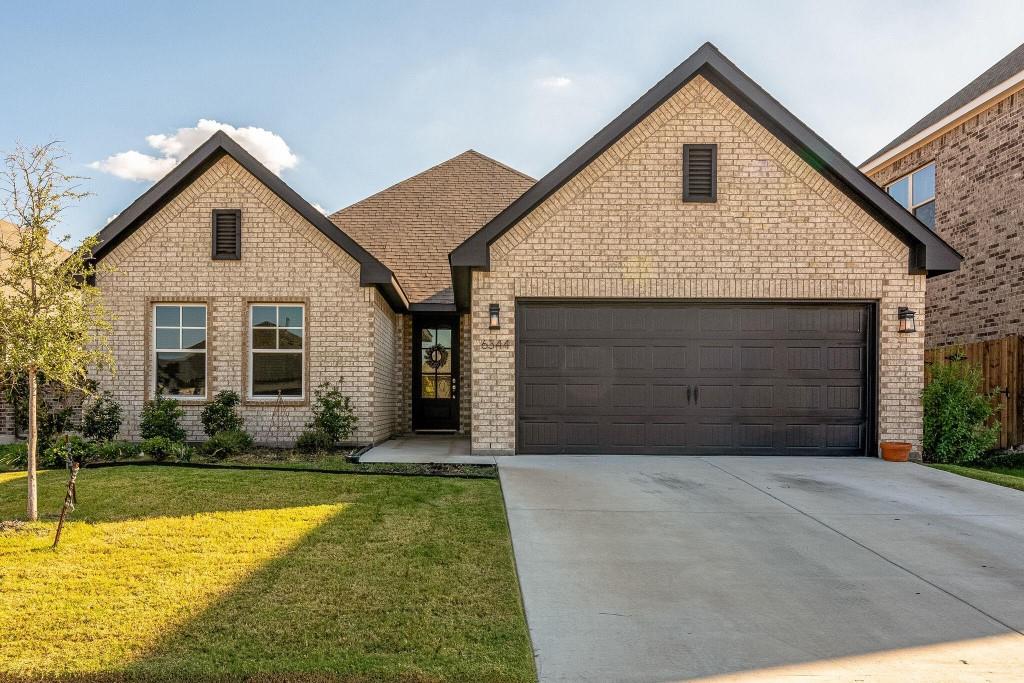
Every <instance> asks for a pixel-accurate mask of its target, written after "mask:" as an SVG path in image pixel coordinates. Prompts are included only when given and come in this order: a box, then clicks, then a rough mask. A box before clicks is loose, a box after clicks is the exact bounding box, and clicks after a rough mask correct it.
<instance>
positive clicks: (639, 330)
mask: <svg viewBox="0 0 1024 683" xmlns="http://www.w3.org/2000/svg"><path fill="white" fill-rule="evenodd" d="M872 311H873V308H872V307H871V306H870V305H866V304H794V303H789V304H781V303H778V304H758V303H750V304H746V303H737V304H710V303H686V304H682V303H653V302H652V303H647V302H633V303H594V302H589V303H588V302H545V303H540V302H537V303H533V302H531V303H526V302H521V303H519V305H518V306H517V313H516V325H517V335H518V341H517V354H516V365H517V368H516V372H517V393H516V402H517V423H518V424H517V437H516V438H517V450H518V452H520V453H569V454H571V453H648V454H681V455H685V454H693V455H696V454H742V455H863V454H864V453H865V450H866V443H867V439H868V435H869V424H868V423H869V418H868V416H869V414H870V412H871V411H870V404H871V402H872V401H871V398H870V397H871V396H872V395H873V393H874V388H873V382H874V378H873V376H872V375H873V370H872V371H870V372H869V367H870V366H871V363H869V358H870V357H871V356H872V353H871V349H870V347H869V340H870V339H871V338H872V334H871V326H872V319H873V315H872Z"/></svg>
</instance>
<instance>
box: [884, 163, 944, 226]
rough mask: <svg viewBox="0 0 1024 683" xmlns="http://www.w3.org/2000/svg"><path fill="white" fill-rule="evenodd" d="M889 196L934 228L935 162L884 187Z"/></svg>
mask: <svg viewBox="0 0 1024 683" xmlns="http://www.w3.org/2000/svg"><path fill="white" fill-rule="evenodd" d="M885 190H886V192H888V193H889V196H890V197H892V198H893V199H895V200H896V201H898V202H899V203H900V204H901V205H902V206H903V208H905V209H907V210H908V211H910V212H911V213H912V214H914V215H915V216H917V219H918V220H919V221H921V222H922V223H924V224H925V225H927V226H928V227H929V228H932V229H933V230H934V229H935V164H934V163H931V164H928V165H927V166H924V167H922V168H919V169H917V170H916V171H914V172H913V173H908V174H907V175H905V176H903V177H902V178H900V179H899V180H897V181H896V182H894V183H890V184H889V185H888V186H887V187H886V188H885Z"/></svg>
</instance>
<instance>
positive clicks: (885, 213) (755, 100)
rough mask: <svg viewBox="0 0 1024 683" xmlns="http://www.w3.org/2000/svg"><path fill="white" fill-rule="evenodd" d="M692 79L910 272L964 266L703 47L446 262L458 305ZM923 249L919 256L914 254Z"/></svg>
mask: <svg viewBox="0 0 1024 683" xmlns="http://www.w3.org/2000/svg"><path fill="white" fill-rule="evenodd" d="M697 75H702V76H704V77H705V78H707V79H708V80H709V81H710V82H711V83H712V84H714V85H715V87H717V88H718V89H719V90H721V91H722V92H724V93H725V94H726V95H727V96H728V97H729V98H730V99H732V100H733V101H734V102H735V103H736V104H737V105H739V106H740V107H741V108H742V109H743V110H744V111H746V112H747V113H748V114H750V115H751V116H752V117H753V118H754V119H756V120H757V121H759V122H760V123H761V124H762V125H764V126H765V127H766V128H767V129H768V130H770V131H771V132H772V134H773V135H775V136H776V137H778V138H779V139H780V140H781V141H782V142H783V143H785V144H786V145H787V146H788V147H790V149H792V150H793V151H794V152H796V153H797V154H799V155H800V156H801V158H803V159H804V160H805V161H807V162H808V163H810V164H811V165H812V166H814V167H815V168H816V169H817V170H818V171H819V172H821V173H822V174H823V175H824V176H825V177H826V178H828V179H829V180H830V182H832V183H833V184H835V185H836V186H837V187H838V188H840V189H841V190H842V191H844V192H845V193H846V194H847V195H848V196H850V197H851V199H854V200H855V201H856V202H857V203H858V204H859V205H861V206H862V208H865V209H866V210H867V211H868V212H869V213H870V214H871V215H872V216H873V217H875V218H876V220H879V221H880V222H882V223H883V225H886V226H887V227H888V228H889V229H890V230H892V231H893V232H894V234H896V235H897V236H898V237H899V238H900V239H901V240H902V241H903V242H904V243H906V244H907V245H908V246H910V247H911V250H910V251H911V255H910V258H909V260H908V264H907V266H908V272H928V273H929V274H939V273H942V272H949V271H950V270H956V269H957V268H958V267H959V262H960V260H961V259H962V257H961V256H960V254H958V253H957V252H956V251H955V250H954V249H953V248H952V247H950V246H949V245H948V244H946V243H945V242H943V241H942V240H941V239H940V238H939V237H938V236H937V235H935V234H934V233H933V232H932V231H931V230H929V229H928V228H927V227H926V226H925V225H923V224H922V223H920V222H919V221H918V220H917V219H916V218H914V217H913V216H912V215H910V214H909V213H908V212H907V211H906V210H905V209H903V207H901V206H900V205H899V204H898V203H897V202H896V201H895V200H894V199H892V198H891V197H889V196H888V194H886V193H885V192H884V191H882V190H881V189H880V188H879V187H878V186H877V185H875V184H874V183H873V182H872V181H871V180H870V179H869V178H867V176H865V175H864V174H863V173H861V172H860V171H859V170H858V169H857V168H856V167H854V166H853V164H852V163H850V162H849V161H847V160H846V159H845V158H844V157H843V156H842V155H841V154H839V152H838V151H836V150H835V149H834V148H833V147H832V146H831V145H829V144H828V143H827V142H825V141H824V140H823V139H822V138H821V137H819V136H818V135H817V134H816V133H814V131H812V130H811V129H810V128H808V127H807V126H806V125H805V124H804V123H803V122H801V121H800V120H799V119H797V118H796V116H794V115H793V114H792V113H790V112H789V111H788V110H787V109H786V108H785V107H783V106H782V105H781V104H779V102H777V101H776V100H775V99H774V98H772V97H771V95H769V94H768V93H767V92H765V91H764V89H762V88H761V87H760V86H759V85H757V84H756V83H755V82H754V81H753V80H752V79H751V78H750V77H749V76H747V75H746V74H745V73H743V72H742V71H741V70H740V69H739V68H738V67H737V66H736V65H734V64H733V63H732V62H730V61H729V60H728V59H726V57H725V56H724V55H722V54H721V53H720V52H719V51H718V49H717V48H715V47H714V46H713V45H712V44H710V43H705V44H704V45H703V46H701V47H700V49H698V50H697V51H696V52H694V53H693V54H692V55H691V56H690V57H689V58H687V59H686V60H685V61H684V62H683V63H682V64H680V65H679V66H678V67H676V68H675V69H673V70H672V72H671V73H670V74H669V75H668V76H666V77H665V78H663V79H662V80H661V81H659V82H658V83H657V85H655V86H654V87H653V88H651V89H650V90H648V91H647V92H646V93H645V94H644V95H643V96H642V97H641V98H640V99H638V100H637V101H636V102H634V103H633V104H632V105H630V107H629V108H627V109H626V110H625V111H624V112H622V113H621V114H620V115H619V116H617V117H616V118H615V119H614V120H613V121H612V122H611V123H609V124H608V125H607V126H605V127H604V128H603V129H601V131H599V132H598V133H597V134H596V135H594V136H593V137H592V138H590V140H588V141H587V142H586V143H584V144H583V145H582V146H581V147H580V148H579V149H577V150H576V151H575V152H573V153H572V154H571V155H569V157H568V158H566V160H565V161H563V162H562V163H560V164H559V165H558V166H556V167H555V168H554V169H553V170H552V171H551V172H550V173H548V174H547V175H545V176H544V177H543V178H541V179H540V180H538V181H537V183H536V184H535V185H534V186H533V187H531V188H530V189H529V190H527V191H526V192H525V193H523V195H522V196H521V197H520V198H519V199H517V200H516V201H515V202H513V203H512V204H511V205H509V206H508V207H507V208H506V209H505V210H504V211H502V212H501V213H499V214H498V215H497V216H495V217H494V218H493V219H492V220H491V221H489V222H488V223H487V224H486V225H484V226H483V227H482V228H481V229H480V230H478V231H477V232H476V233H475V234H474V235H472V236H471V237H470V238H468V239H467V240H466V241H465V242H463V243H462V244H461V245H459V246H458V247H456V248H455V249H454V250H453V251H452V252H451V254H450V255H449V262H450V264H451V266H452V280H453V284H454V285H455V294H456V303H457V304H458V305H460V306H468V303H469V293H468V292H460V288H459V285H458V283H457V281H458V282H461V284H462V286H463V287H469V278H468V277H466V276H465V275H464V274H463V275H461V276H460V275H459V271H462V270H465V271H466V272H467V273H468V271H469V270H472V269H482V270H487V269H489V268H490V245H491V244H492V243H493V242H494V241H495V240H496V239H498V238H499V237H500V236H501V235H502V234H504V233H505V232H506V231H507V230H508V229H510V228H511V227H512V226H514V225H515V224H516V223H517V222H518V221H519V220H521V219H522V218H523V217H524V216H526V215H527V214H528V213H529V212H530V211H532V210H533V209H534V208H536V207H537V206H539V205H540V204H541V203H542V202H543V201H544V200H545V199H547V198H548V197H549V196H551V195H552V194H553V193H554V192H556V191H557V190H558V189H559V188H560V187H562V186H563V185H564V184H565V183H567V182H568V181H569V180H570V179H571V178H572V177H573V176H575V175H576V174H577V173H578V172H580V171H581V170H582V169H583V168H585V167H586V166H587V165H588V164H590V163H591V162H592V161H594V160H595V159H596V158H597V157H598V156H600V155H601V154H602V153H603V152H604V151H605V150H607V149H608V148H609V147H610V146H611V145H613V144H615V142H617V141H618V140H619V139H620V138H621V137H622V136H624V135H626V134H627V133H628V132H629V131H630V130H632V129H633V128H634V127H635V126H636V125H638V124H639V123H640V122H641V121H643V119H645V118H646V117H647V116H648V115H650V114H651V112H653V111H654V110H655V109H656V108H657V107H658V106H660V105H661V104H662V103H663V102H665V100H667V99H668V98H669V97H671V96H672V95H674V94H675V93H676V92H677V91H678V90H679V89H680V88H682V87H683V86H685V85H686V84H687V83H688V82H689V81H690V80H692V79H693V78H694V77H696V76H697ZM919 249H920V250H923V253H918V251H919Z"/></svg>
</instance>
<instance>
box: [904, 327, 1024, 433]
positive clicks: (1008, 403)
mask: <svg viewBox="0 0 1024 683" xmlns="http://www.w3.org/2000/svg"><path fill="white" fill-rule="evenodd" d="M957 351H960V352H962V353H963V355H964V356H966V357H967V361H968V362H970V363H973V364H974V365H978V366H980V367H981V371H982V373H983V374H984V376H985V385H984V389H985V391H991V390H992V389H994V388H996V387H998V388H999V390H1000V394H999V405H1000V410H999V415H998V418H997V419H998V420H999V424H1000V425H1001V427H1000V433H999V447H1000V448H1008V447H1010V446H1018V445H1020V444H1022V443H1024V396H1022V395H1021V390H1022V388H1024V381H1022V378H1021V373H1022V372H1024V359H1022V358H1021V353H1022V351H1024V344H1022V343H1021V338H1020V337H1017V336H1013V337H1003V338H1002V339H992V340H989V341H981V342H975V343H973V344H964V345H962V346H940V347H937V348H934V349H928V350H927V351H925V352H924V361H925V366H924V377H925V382H926V383H927V382H928V380H929V379H930V378H931V367H932V366H933V365H936V364H937V365H945V364H946V363H948V362H949V361H950V358H951V357H952V356H953V355H954V354H955V353H956V352H957Z"/></svg>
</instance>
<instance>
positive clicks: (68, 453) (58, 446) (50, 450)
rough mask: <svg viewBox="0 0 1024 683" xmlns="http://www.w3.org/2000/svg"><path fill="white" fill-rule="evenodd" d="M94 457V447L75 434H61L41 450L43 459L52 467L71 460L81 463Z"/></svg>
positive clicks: (65, 463) (62, 464)
mask: <svg viewBox="0 0 1024 683" xmlns="http://www.w3.org/2000/svg"><path fill="white" fill-rule="evenodd" d="M95 458H96V447H95V446H94V445H93V444H92V443H90V442H88V441H86V440H85V439H83V438H82V437H80V436H78V435H76V434H61V435H60V436H58V437H56V438H54V439H53V441H52V442H51V443H50V445H49V446H48V447H47V449H46V450H45V451H44V452H43V461H44V462H46V463H48V464H49V465H52V466H53V467H64V466H66V465H67V464H68V463H71V462H77V463H78V464H79V465H81V464H84V463H87V462H90V461H91V460H94V459H95Z"/></svg>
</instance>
